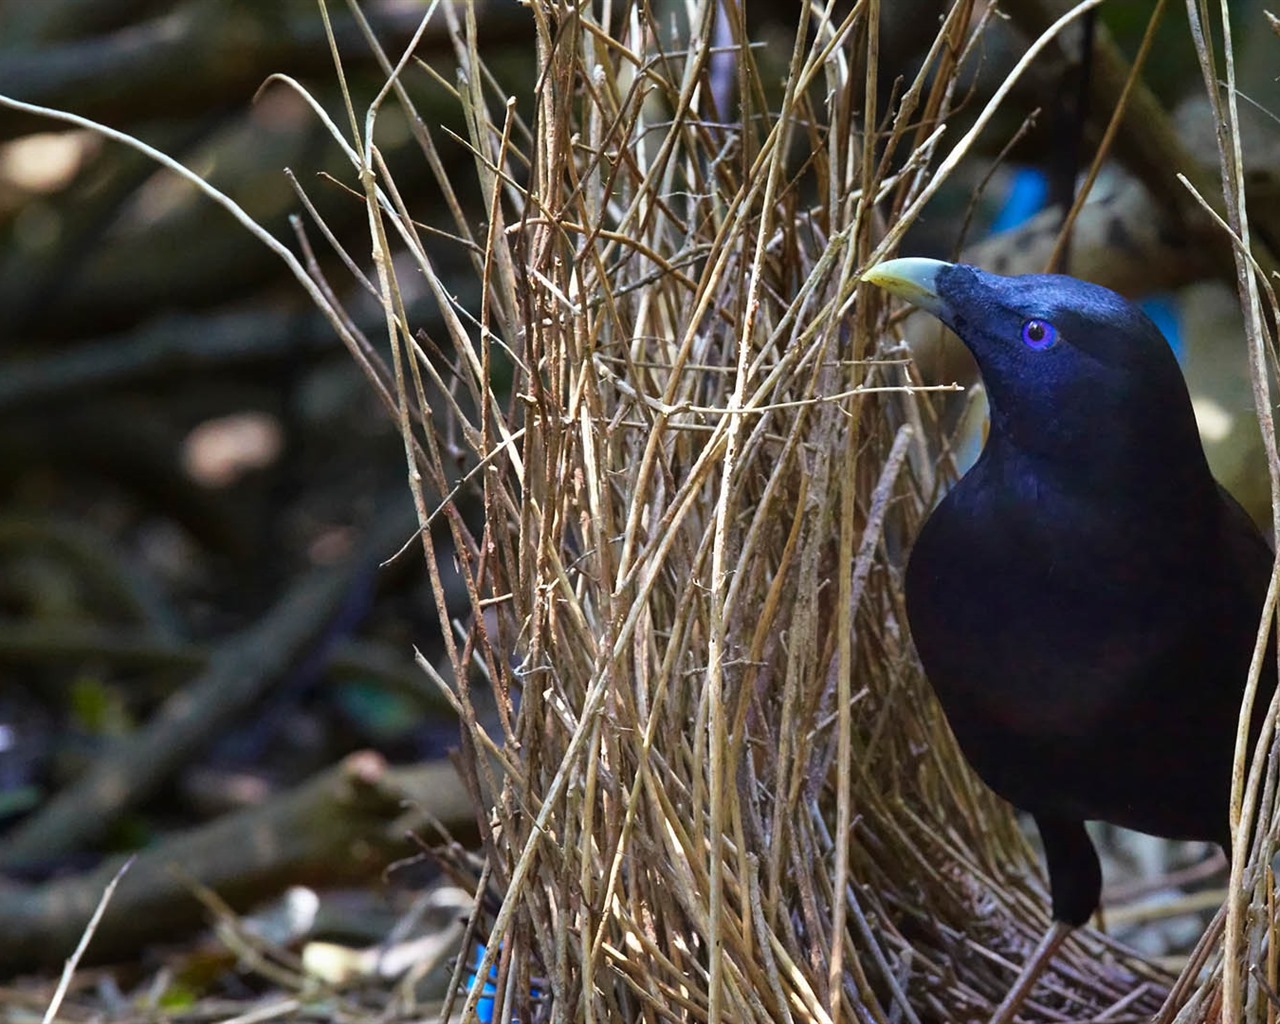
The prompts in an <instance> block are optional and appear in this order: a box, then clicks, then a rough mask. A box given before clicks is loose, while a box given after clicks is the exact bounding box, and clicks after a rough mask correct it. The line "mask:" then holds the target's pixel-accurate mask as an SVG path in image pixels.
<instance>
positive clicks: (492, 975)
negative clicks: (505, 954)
mask: <svg viewBox="0 0 1280 1024" xmlns="http://www.w3.org/2000/svg"><path fill="white" fill-rule="evenodd" d="M485 948H486V947H485V945H484V943H482V942H480V943H476V951H475V955H474V956H472V958H471V970H470V972H469V973H468V974H467V980H466V981H465V982H464V984H465V985H466V988H467V993H468V995H469V994H470V993H471V990H472V989H473V988H475V987H476V983H477V982H478V981H479V980H480V976H479V975H478V974H477V973H476V972H477V971H479V970H480V964H481V963H483V962H484V955H485ZM497 994H498V964H497V961H495V962H494V964H493V966H492V967H490V968H489V977H488V978H486V979H485V982H484V988H483V989H481V993H480V998H479V999H478V1000H477V1001H476V1019H477V1020H478V1021H480V1024H493V1003H494V996H496V995H497ZM529 994H530V995H531V996H532V997H533V998H534V999H540V998H541V997H542V992H541V991H540V990H539V989H538V988H537V986H532V987H530V989H529ZM511 1024H520V1018H519V1017H512V1018H511Z"/></svg>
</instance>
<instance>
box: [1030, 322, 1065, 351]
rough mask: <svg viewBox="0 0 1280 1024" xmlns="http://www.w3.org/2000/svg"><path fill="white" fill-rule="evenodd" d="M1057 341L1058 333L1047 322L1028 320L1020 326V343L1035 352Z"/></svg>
mask: <svg viewBox="0 0 1280 1024" xmlns="http://www.w3.org/2000/svg"><path fill="white" fill-rule="evenodd" d="M1057 340H1058V332H1057V331H1056V330H1055V329H1054V326H1053V324H1051V323H1049V321H1048V320H1028V321H1027V322H1026V323H1025V324H1023V325H1022V343H1023V344H1024V345H1026V346H1027V348H1033V349H1035V350H1036V351H1037V352H1039V351H1041V350H1043V349H1046V348H1048V347H1049V346H1050V345H1052V344H1053V343H1054V342H1055V341H1057Z"/></svg>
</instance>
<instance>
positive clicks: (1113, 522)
mask: <svg viewBox="0 0 1280 1024" xmlns="http://www.w3.org/2000/svg"><path fill="white" fill-rule="evenodd" d="M866 279H867V280H869V281H871V282H872V283H875V284H878V285H880V286H882V287H885V288H887V289H889V290H890V291H893V292H895V293H897V294H899V295H902V296H903V297H904V298H907V299H908V300H909V301H912V302H914V303H915V304H916V305H919V306H921V307H922V308H925V309H927V310H929V311H930V312H932V313H934V314H935V315H936V316H938V317H939V319H941V320H942V321H943V322H944V323H946V324H947V325H948V326H949V327H951V328H952V329H953V330H954V331H955V332H956V334H957V335H959V337H960V338H961V340H962V341H964V343H965V345H966V346H967V347H968V348H969V349H970V350H971V351H972V352H973V354H974V356H975V358H976V359H977V362H978V366H979V369H980V371H981V374H982V378H983V381H984V383H985V385H986V388H987V392H988V396H989V400H990V405H991V426H990V432H989V435H988V438H987V442H986V444H985V446H984V448H983V451H982V455H981V457H980V458H979V460H978V462H977V463H976V464H975V465H974V466H973V468H972V469H970V470H969V471H968V472H967V473H966V474H965V475H964V476H963V477H962V478H961V479H960V481H959V482H958V483H957V484H956V485H955V486H954V487H953V488H952V489H951V491H950V492H949V493H948V494H947V495H946V497H945V498H944V499H943V500H942V502H941V503H940V504H939V505H938V507H937V508H936V509H935V510H934V512H933V513H932V514H931V515H930V517H929V518H928V520H927V522H926V523H925V525H924V527H923V528H922V530H921V532H920V535H919V537H918V538H917V540H916V543H915V546H914V549H913V551H912V553H911V556H910V562H909V565H908V570H907V577H906V601H907V613H908V618H909V620H910V624H911V631H912V635H913V637H914V640H915V644H916V648H917V650H918V652H919V654H920V658H921V662H922V663H923V665H924V669H925V672H926V674H927V676H928V678H929V680H930V682H931V683H932V685H933V687H934V689H935V690H936V692H937V694H938V698H939V700H940V701H941V703H942V706H943V709H944V710H945V712H946V714H947V718H948V720H949V721H950V723H951V726H952V728H953V730H954V732H955V734H956V738H957V740H958V741H959V743H960V746H961V749H962V750H963V751H964V753H965V756H966V757H967V758H968V759H969V761H970V762H971V764H972V765H973V767H974V768H975V769H976V770H977V772H978V774H979V775H980V776H982V778H983V779H984V780H985V781H986V782H987V783H988V784H989V785H990V786H991V787H992V788H993V789H994V790H996V791H997V792H998V793H1000V794H1001V795H1002V796H1004V797H1005V798H1006V799H1008V800H1009V801H1010V802H1011V803H1012V804H1014V805H1015V806H1017V807H1019V808H1022V809H1023V810H1026V811H1029V812H1030V813H1031V814H1032V815H1033V816H1034V818H1035V820H1036V823H1037V825H1038V827H1039V829H1040V833H1041V837H1042V839H1043V841H1044V847H1045V853H1046V859H1047V861H1048V868H1049V876H1050V885H1051V888H1052V895H1053V915H1054V918H1055V919H1056V920H1058V921H1059V922H1062V923H1064V924H1067V925H1078V924H1081V923H1083V922H1084V921H1086V920H1087V919H1088V918H1089V916H1090V915H1091V914H1092V913H1093V911H1094V909H1095V908H1096V907H1097V904H1098V897H1099V890H1100V885H1101V878H1100V873H1099V869H1098V861H1097V856H1096V853H1095V851H1094V849H1093V845H1092V843H1091V841H1090V840H1089V838H1088V836H1087V834H1086V833H1085V831H1084V827H1083V823H1084V822H1085V821H1086V820H1093V819H1100V820H1103V821H1109V822H1113V823H1115V824H1119V825H1125V826H1128V827H1130V828H1135V829H1138V830H1141V831H1143V832H1149V833H1152V834H1155V835H1161V836H1168V837H1174V838H1194V839H1205V840H1212V841H1214V842H1217V843H1220V844H1222V845H1223V846H1224V847H1228V848H1229V839H1230V837H1229V832H1228V797H1229V788H1230V777H1231V764H1232V759H1233V754H1234V747H1235V734H1236V720H1237V716H1238V713H1239V710H1240V698H1241V694H1242V691H1243V686H1244V682H1245V678H1246V675H1247V671H1248V666H1249V661H1250V656H1251V654H1252V650H1253V646H1254V638H1255V635H1256V632H1257V627H1258V621H1259V617H1260V615H1261V610H1262V605H1263V601H1264V599H1265V595H1266V590H1267V585H1268V582H1269V580H1270V574H1271V564H1272V555H1271V550H1270V548H1269V546H1268V544H1267V543H1266V541H1265V540H1264V539H1263V537H1262V535H1261V533H1260V532H1259V531H1258V529H1257V528H1256V527H1255V526H1254V524H1253V523H1252V521H1251V520H1250V519H1249V517H1248V516H1247V515H1246V514H1245V512H1244V511H1243V510H1242V509H1241V508H1240V506H1239V505H1238V504H1237V503H1236V502H1235V501H1234V500H1233V499H1232V498H1231V497H1230V496H1229V495H1228V494H1227V493H1226V492H1225V491H1224V490H1222V488H1221V487H1219V486H1218V484H1217V483H1216V481H1215V480H1214V479H1213V476H1212V475H1211V473H1210V471H1209V467H1208V464H1207V462H1206V461H1205V456H1204V451H1203V448H1202V447H1201V444H1200V439H1199V435H1198V433H1197V430H1196V423H1195V418H1194V416H1193V414H1192V408H1191V402H1190V399H1189V397H1188V394H1187V389H1186V385H1185V383H1184V382H1183V379H1182V375H1181V372H1180V370H1179V368H1178V365H1177V361H1176V359H1175V358H1174V356H1173V353H1172V352H1171V351H1170V349H1169V347H1168V345H1167V344H1166V342H1165V340H1164V338H1163V337H1162V336H1161V335H1160V333H1159V331H1158V330H1157V329H1156V327H1155V326H1154V325H1153V324H1152V323H1151V321H1150V320H1149V319H1148V318H1147V317H1146V316H1145V315H1144V314H1143V313H1142V312H1141V311H1140V310H1138V309H1137V308H1136V307H1135V306H1133V305H1132V304H1130V303H1129V302H1127V301H1126V300H1125V299H1123V298H1121V297H1120V296H1118V295H1116V294H1115V293H1113V292H1111V291H1108V290H1107V289H1105V288H1101V287H1098V286H1096V285H1091V284H1086V283H1084V282H1081V281H1077V280H1074V279H1072V278H1068V277H1061V276H1056V275H1037V276H1025V277H1016V278H1006V277H999V276H996V275H993V274H987V273H984V272H982V271H980V270H977V269H975V268H973V267H966V266H958V265H951V264H945V263H939V262H937V261H932V260H892V261H889V262H888V263H884V264H881V265H879V266H878V267H875V268H873V269H872V270H871V271H870V272H869V273H868V274H867V275H866ZM1046 340H1048V341H1050V342H1051V344H1047V345H1046V344H1045V342H1046ZM1273 646H1274V643H1273ZM1265 665H1266V668H1265V676H1264V681H1263V689H1262V693H1263V694H1265V695H1267V696H1269V695H1270V692H1271V690H1272V689H1273V688H1274V685H1275V658H1274V654H1273V655H1272V656H1271V657H1269V658H1268V659H1267V661H1266V663H1265ZM1262 700H1263V704H1262V706H1263V707H1265V697H1264V698H1262ZM1255 717H1257V716H1255Z"/></svg>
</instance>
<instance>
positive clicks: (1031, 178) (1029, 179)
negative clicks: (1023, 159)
mask: <svg viewBox="0 0 1280 1024" xmlns="http://www.w3.org/2000/svg"><path fill="white" fill-rule="evenodd" d="M1048 198H1049V179H1048V178H1046V177H1045V176H1044V174H1042V173H1041V172H1040V171H1037V170H1036V169H1035V168H1034V167H1021V168H1019V169H1018V170H1016V171H1014V172H1013V181H1011V182H1010V183H1009V194H1008V195H1006V196H1005V197H1004V203H1003V204H1002V205H1001V206H1000V209H999V211H997V213H996V218H995V220H993V221H992V222H991V233H992V234H993V235H998V234H999V233H1000V232H1001V231H1008V230H1010V229H1011V228H1016V227H1017V226H1018V225H1019V224H1025V223H1026V222H1027V221H1029V220H1030V219H1031V218H1032V217H1034V216H1035V215H1036V214H1037V213H1039V212H1040V211H1041V210H1043V209H1044V203H1045V200H1046V199H1048Z"/></svg>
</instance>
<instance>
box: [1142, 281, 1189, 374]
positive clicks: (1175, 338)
mask: <svg viewBox="0 0 1280 1024" xmlns="http://www.w3.org/2000/svg"><path fill="white" fill-rule="evenodd" d="M1138 305H1139V306H1141V307H1142V312H1144V313H1146V314H1147V316H1149V317H1151V322H1152V323H1154V324H1155V325H1156V326H1157V327H1159V328H1160V333H1161V334H1163V335H1164V337H1165V340H1166V341H1167V342H1168V343H1169V347H1170V348H1171V349H1173V354H1174V355H1175V356H1177V357H1178V362H1182V357H1183V356H1184V355H1185V354H1186V353H1185V352H1184V348H1185V346H1184V345H1183V344H1182V327H1181V323H1182V321H1181V318H1180V316H1179V312H1178V305H1177V303H1176V302H1174V300H1173V296H1172V295H1170V294H1169V293H1168V292H1160V293H1158V294H1156V295H1148V296H1147V297H1146V298H1145V299H1143V300H1142V301H1141V302H1139V303H1138Z"/></svg>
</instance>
